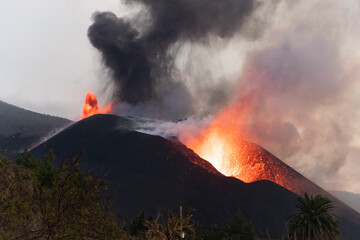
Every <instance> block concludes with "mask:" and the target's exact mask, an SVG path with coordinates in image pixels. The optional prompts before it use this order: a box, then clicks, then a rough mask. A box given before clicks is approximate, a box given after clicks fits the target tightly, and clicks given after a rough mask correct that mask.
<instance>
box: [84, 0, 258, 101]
mask: <svg viewBox="0 0 360 240" xmlns="http://www.w3.org/2000/svg"><path fill="white" fill-rule="evenodd" d="M125 2H126V3H127V4H134V3H137V4H141V5H143V6H144V7H145V9H146V11H148V13H149V15H150V18H151V19H150V22H151V24H150V26H147V28H143V29H144V30H139V31H142V32H139V31H138V30H136V29H135V27H134V26H135V24H134V22H133V21H132V20H125V19H123V18H118V17H117V16H116V15H115V14H113V13H111V12H97V13H95V14H94V15H93V20H94V23H93V24H92V25H91V26H90V27H89V30H88V37H89V39H90V41H91V43H92V45H93V46H94V47H95V48H97V49H98V50H99V51H100V52H101V54H102V57H103V61H104V63H105V65H106V66H107V67H109V68H110V69H111V70H112V73H113V79H112V80H113V81H114V83H115V85H116V87H117V89H116V92H115V98H116V99H115V100H120V101H126V102H128V103H138V102H146V101H153V102H157V101H159V102H161V101H162V97H163V96H160V95H161V94H164V90H163V89H164V88H163V87H162V86H167V88H169V89H171V88H186V87H185V85H184V84H180V85H179V84H174V82H175V81H174V80H173V79H172V78H171V72H172V68H173V61H174V59H175V57H176V56H174V55H172V54H170V51H169V50H170V48H171V47H172V46H174V44H175V43H177V44H181V43H184V42H202V43H204V44H205V43H206V41H207V40H208V39H209V38H210V37H215V36H217V37H221V38H229V37H231V36H233V35H234V34H235V33H236V32H237V31H239V30H240V29H241V27H242V25H243V23H244V21H245V18H246V17H247V16H249V15H250V14H251V13H252V12H253V10H254V5H255V4H254V1H252V0H131V1H130V0H127V1H125ZM137 29H139V28H137ZM159 88H160V89H162V91H161V92H162V93H161V94H160V93H159V90H158V89H159ZM184 92H186V91H185V90H184Z"/></svg>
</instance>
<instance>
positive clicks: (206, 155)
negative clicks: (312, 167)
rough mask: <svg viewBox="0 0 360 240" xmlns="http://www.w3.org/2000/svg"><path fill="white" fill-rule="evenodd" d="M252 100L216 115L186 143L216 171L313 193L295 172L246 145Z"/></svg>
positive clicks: (264, 151)
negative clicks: (206, 126)
mask: <svg viewBox="0 0 360 240" xmlns="http://www.w3.org/2000/svg"><path fill="white" fill-rule="evenodd" d="M253 109H254V108H253V105H252V103H251V101H243V102H242V103H240V104H239V103H238V104H233V105H231V106H229V107H227V108H226V109H225V110H224V111H222V112H221V113H220V114H219V115H218V116H216V117H215V118H214V119H213V121H212V123H211V125H210V126H209V127H208V128H207V129H205V130H204V131H203V132H202V134H201V136H200V137H199V138H193V139H190V140H188V141H187V142H185V145H187V146H188V147H189V148H191V149H192V150H194V152H195V153H197V154H198V155H199V156H200V157H201V158H203V159H206V160H207V161H209V162H210V163H211V164H212V165H213V166H214V167H215V168H216V169H217V170H218V171H219V172H221V173H222V174H224V175H226V176H233V177H236V178H238V179H240V180H241V181H243V182H246V183H251V182H255V181H260V180H268V181H272V182H274V183H277V184H279V185H281V186H283V187H284V188H287V189H288V190H290V191H292V192H294V193H296V194H298V195H302V194H303V192H304V191H305V190H307V191H308V192H314V191H315V190H316V189H314V190H313V189H312V187H311V186H312V185H313V184H311V183H310V182H309V181H308V180H307V179H305V178H304V177H302V176H301V175H300V174H299V173H298V172H296V171H295V170H294V169H292V168H291V167H289V166H288V165H286V164H285V163H284V162H282V161H281V160H279V159H278V158H276V157H275V156H274V155H272V154H271V153H269V152H268V151H266V150H265V149H263V148H261V147H260V146H259V145H257V144H254V143H250V142H246V141H245V139H249V137H250V135H249V133H248V132H247V131H246V129H247V126H248V125H249V124H251V121H252V120H253V119H252V117H251V116H252V114H253Z"/></svg>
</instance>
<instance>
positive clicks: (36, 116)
mask: <svg viewBox="0 0 360 240" xmlns="http://www.w3.org/2000/svg"><path fill="white" fill-rule="evenodd" d="M70 123H71V121H70V120H67V119H65V118H59V117H53V116H49V115H45V114H40V113H35V112H32V111H28V110H25V109H22V108H19V107H16V106H14V105H11V104H8V103H5V102H2V101H0V149H2V152H3V154H4V155H6V156H11V155H12V154H13V153H14V152H17V151H18V150H22V149H23V148H25V147H30V146H31V144H33V143H35V142H36V141H39V140H40V139H41V137H45V136H46V135H48V134H50V133H51V132H52V131H54V130H56V129H59V128H62V127H64V126H66V125H68V124H70Z"/></svg>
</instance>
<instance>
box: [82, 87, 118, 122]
mask: <svg viewBox="0 0 360 240" xmlns="http://www.w3.org/2000/svg"><path fill="white" fill-rule="evenodd" d="M110 111H111V105H109V106H107V107H105V108H104V109H99V107H98V105H97V99H96V97H95V94H94V93H92V92H87V94H86V98H85V104H84V107H83V114H82V116H81V119H84V118H87V117H90V116H92V115H95V114H99V113H108V112H110Z"/></svg>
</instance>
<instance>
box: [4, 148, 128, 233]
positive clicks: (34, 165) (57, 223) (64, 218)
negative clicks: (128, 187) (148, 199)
mask: <svg viewBox="0 0 360 240" xmlns="http://www.w3.org/2000/svg"><path fill="white" fill-rule="evenodd" d="M53 158H54V155H53V153H50V154H49V155H48V156H46V157H45V159H44V160H38V159H34V158H33V157H32V156H31V154H30V153H29V152H28V151H26V152H24V154H22V156H21V158H19V160H18V163H19V164H21V165H22V166H25V167H27V168H29V170H26V169H25V171H24V170H23V169H24V168H20V167H19V166H17V168H15V167H14V169H19V170H16V171H20V170H21V171H24V172H23V173H20V172H16V171H15V170H14V172H15V173H14V174H13V175H14V176H13V177H14V178H16V181H15V179H14V178H11V179H4V180H5V181H7V182H8V185H7V187H6V188H5V189H0V193H1V195H0V196H1V198H0V239H51V240H55V239H56V240H57V239H58V240H60V239H104V240H106V239H128V238H127V237H126V234H125V233H124V232H123V231H122V229H121V227H120V226H119V224H118V223H117V222H116V221H115V218H114V216H113V215H112V214H111V213H104V212H103V211H102V210H101V207H100V203H101V201H102V200H101V198H100V197H99V189H100V188H101V187H102V182H101V181H100V180H99V179H95V178H93V177H92V176H91V175H86V174H83V173H82V172H81V171H80V168H79V157H75V158H73V159H72V161H71V162H70V163H63V164H62V165H61V167H60V169H59V170H57V169H56V168H54V167H53V165H52V164H51V162H52V159H53ZM0 167H1V166H0ZM0 169H6V168H0ZM30 169H31V171H30ZM1 176H6V173H5V172H1V175H0V177H1ZM0 180H2V179H0Z"/></svg>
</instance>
